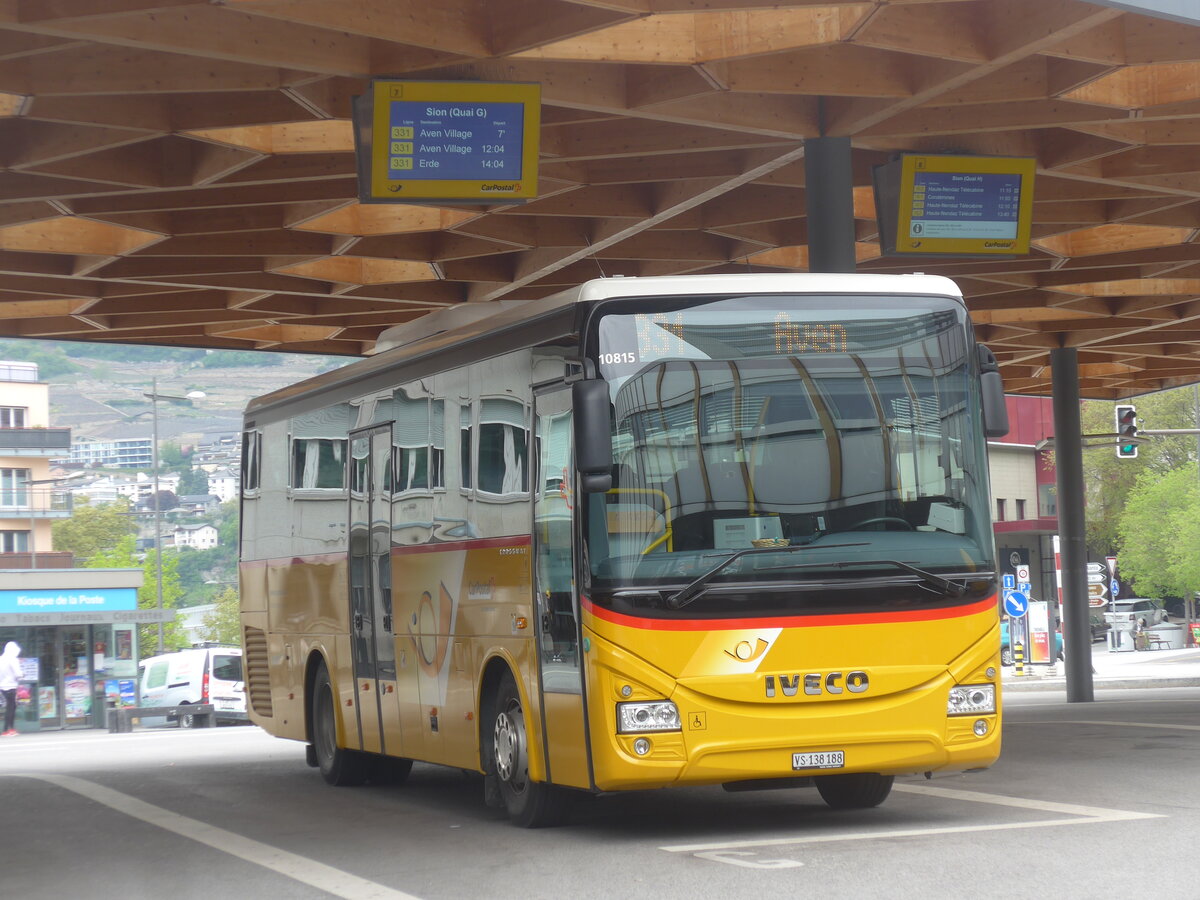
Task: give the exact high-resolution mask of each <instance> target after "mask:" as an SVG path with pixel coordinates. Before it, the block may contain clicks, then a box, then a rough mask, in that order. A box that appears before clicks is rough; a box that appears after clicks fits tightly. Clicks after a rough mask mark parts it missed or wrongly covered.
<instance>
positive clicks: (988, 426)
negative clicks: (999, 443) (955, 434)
mask: <svg viewBox="0 0 1200 900" xmlns="http://www.w3.org/2000/svg"><path fill="white" fill-rule="evenodd" d="M975 347H976V350H977V351H978V353H979V381H980V386H981V388H982V393H983V433H984V434H985V435H987V436H988V437H990V438H998V437H1004V436H1005V435H1006V434H1008V409H1007V407H1006V406H1005V405H1004V380H1003V379H1002V378H1001V377H1000V365H999V364H998V363H997V362H996V356H995V354H994V353H992V351H991V350H989V349H988V348H987V347H985V346H983V344H976V345H975Z"/></svg>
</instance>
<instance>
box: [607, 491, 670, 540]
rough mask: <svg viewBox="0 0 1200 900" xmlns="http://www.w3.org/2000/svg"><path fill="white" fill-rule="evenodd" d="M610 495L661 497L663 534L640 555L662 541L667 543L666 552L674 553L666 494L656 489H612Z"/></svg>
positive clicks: (668, 502) (668, 503)
mask: <svg viewBox="0 0 1200 900" xmlns="http://www.w3.org/2000/svg"><path fill="white" fill-rule="evenodd" d="M608 493H610V494H657V495H658V496H659V497H662V502H663V521H664V522H665V523H666V528H665V529H664V530H663V533H662V534H661V535H660V536H659V537H657V538H655V539H654V541H653V542H652V543H651V544H650V545H649V546H648V547H647V548H646V549H645V550H643V551H642V553H641V555H642V556H645V555H646V554H647V553H649V552H650V551H651V550H653V549H655V548H656V547H659V546H661V545H662V543H663V541H666V543H667V552H668V553H672V552H674V549H675V545H674V543H673V539H672V531H671V499H670V498H669V497H668V496H667V495H666V492H664V491H660V490H658V489H657V488H612V489H611V490H610V491H609V492H608Z"/></svg>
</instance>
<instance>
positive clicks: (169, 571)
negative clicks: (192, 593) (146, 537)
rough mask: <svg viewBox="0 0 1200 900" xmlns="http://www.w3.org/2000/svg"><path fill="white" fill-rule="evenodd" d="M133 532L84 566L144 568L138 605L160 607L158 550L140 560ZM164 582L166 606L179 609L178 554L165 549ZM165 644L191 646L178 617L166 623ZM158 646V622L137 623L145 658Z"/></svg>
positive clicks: (180, 648) (176, 648)
mask: <svg viewBox="0 0 1200 900" xmlns="http://www.w3.org/2000/svg"><path fill="white" fill-rule="evenodd" d="M135 546H136V544H135V541H134V538H133V535H127V536H125V537H123V538H121V539H120V540H119V541H118V542H117V544H116V545H115V546H113V547H112V548H110V549H108V550H105V551H101V552H99V553H97V554H95V555H94V556H93V557H92V558H91V559H89V560H88V563H87V565H86V566H85V567H84V568H88V569H136V568H139V567H140V568H141V569H142V571H143V573H144V577H143V580H142V586H141V587H140V588H138V609H157V608H158V567H157V554H155V553H147V554H146V555H145V559H143V560H142V561H141V562H139V561H138V559H137V557H136V554H135V552H134V551H135ZM162 584H163V604H162V605H163V609H178V608H179V601H180V599H182V597H183V587H182V585H181V584H180V580H179V569H178V554H177V553H176V552H175V551H173V550H170V551H165V552H164V553H163V554H162ZM163 646H164V647H165V649H167V650H182V649H184V648H185V647H187V646H188V639H187V635H186V634H184V632H183V628H182V627H181V626H180V624H179V622H178V621H177V620H172V621H170V622H166V623H164V625H163ZM157 647H158V625H157V624H151V625H140V626H138V648H139V650H138V652H139V654H140V655H141V656H142V657H143V658H145V657H147V656H151V655H152V654H153V653H154V652H155V651H156V649H157Z"/></svg>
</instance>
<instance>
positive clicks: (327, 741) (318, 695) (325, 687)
mask: <svg viewBox="0 0 1200 900" xmlns="http://www.w3.org/2000/svg"><path fill="white" fill-rule="evenodd" d="M335 703H336V701H335V699H334V695H333V683H332V682H331V681H330V680H329V669H328V668H326V666H325V663H323V662H322V663H321V664H320V667H319V668H318V669H317V676H316V678H315V679H314V680H313V694H312V712H311V715H312V719H311V722H312V746H313V750H314V752H315V754H316V757H317V767H318V768H319V769H320V770H321V777H322V778H324V779H325V781H326V782H327V783H328V784H332V785H334V786H335V787H349V786H353V785H358V784H362V783H363V782H365V781H366V780H367V776H368V775H370V773H371V770H370V764H371V760H370V758H369V757H367V756H366V755H365V754H363V753H358V752H357V751H354V750H347V749H345V748H344V747H339V746H338V743H337V717H336V715H335V709H336V707H335Z"/></svg>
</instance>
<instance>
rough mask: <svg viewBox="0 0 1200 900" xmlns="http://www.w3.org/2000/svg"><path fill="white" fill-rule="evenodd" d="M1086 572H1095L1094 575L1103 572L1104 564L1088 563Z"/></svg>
mask: <svg viewBox="0 0 1200 900" xmlns="http://www.w3.org/2000/svg"><path fill="white" fill-rule="evenodd" d="M1087 570H1088V572H1096V573H1100V572H1103V571H1104V563H1088V564H1087Z"/></svg>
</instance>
